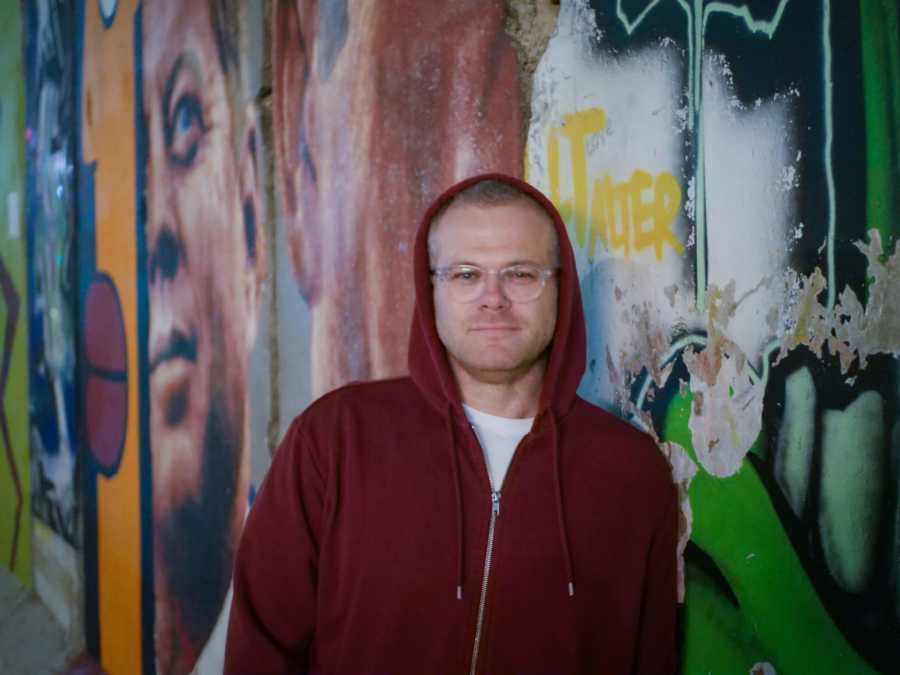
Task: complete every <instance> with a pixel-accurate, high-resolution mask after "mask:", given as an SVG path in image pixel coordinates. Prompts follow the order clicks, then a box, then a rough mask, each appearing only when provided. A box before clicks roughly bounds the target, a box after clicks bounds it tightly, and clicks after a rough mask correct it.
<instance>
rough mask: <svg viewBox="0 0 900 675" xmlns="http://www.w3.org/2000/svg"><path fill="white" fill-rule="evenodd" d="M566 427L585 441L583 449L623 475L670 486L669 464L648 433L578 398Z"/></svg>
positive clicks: (567, 419)
mask: <svg viewBox="0 0 900 675" xmlns="http://www.w3.org/2000/svg"><path fill="white" fill-rule="evenodd" d="M565 423H566V426H569V427H571V428H572V433H573V435H574V436H576V437H579V438H581V439H583V440H584V441H585V442H584V443H583V444H582V445H583V447H586V448H590V452H599V453H602V454H604V455H606V456H607V457H608V459H609V460H610V462H611V463H612V464H613V465H614V466H616V467H617V470H618V471H620V472H622V474H625V475H634V476H639V477H640V478H641V480H642V482H643V481H648V482H651V483H662V484H665V485H671V483H672V471H671V468H670V467H669V463H668V461H667V460H666V458H665V456H664V455H663V453H662V451H661V450H660V448H659V446H658V445H657V443H656V441H655V440H654V439H653V437H652V436H650V435H649V434H648V433H646V432H644V431H641V430H640V429H638V428H636V427H634V426H632V425H631V424H629V423H628V422H626V421H625V420H623V419H621V418H620V417H617V416H616V415H613V414H612V413H610V412H607V411H606V410H603V409H602V408H600V407H598V406H596V405H594V404H593V403H589V402H588V401H586V400H584V399H583V398H581V397H580V396H579V397H577V398H576V400H575V404H574V405H573V407H572V411H571V413H570V414H569V415H567V416H566V419H565Z"/></svg>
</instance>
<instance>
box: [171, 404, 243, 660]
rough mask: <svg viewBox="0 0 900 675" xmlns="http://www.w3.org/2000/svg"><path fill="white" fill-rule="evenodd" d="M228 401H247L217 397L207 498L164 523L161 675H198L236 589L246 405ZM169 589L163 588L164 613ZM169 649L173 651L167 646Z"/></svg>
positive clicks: (187, 504)
mask: <svg viewBox="0 0 900 675" xmlns="http://www.w3.org/2000/svg"><path fill="white" fill-rule="evenodd" d="M227 400H232V401H233V400H238V401H241V402H243V397H242V396H241V397H236V396H232V397H226V396H225V394H224V392H223V391H222V390H220V391H218V392H216V393H215V394H214V395H213V397H212V399H211V402H210V408H209V414H208V416H207V419H206V428H205V430H204V436H203V444H202V445H203V447H202V452H203V471H202V478H201V485H200V490H199V497H198V498H197V499H188V500H185V501H184V502H183V503H182V504H180V505H179V506H177V507H175V508H174V509H172V511H171V513H170V514H169V516H168V517H167V518H166V519H165V520H163V521H160V522H157V523H156V537H155V541H156V546H157V548H158V550H157V552H156V554H155V555H156V558H157V561H158V563H157V565H158V568H157V569H158V574H160V575H161V576H162V577H163V579H161V581H162V582H163V585H164V588H165V590H164V591H163V592H164V593H165V596H166V600H167V602H166V603H165V604H164V605H163V606H164V607H165V608H166V609H167V610H168V612H169V613H170V615H171V616H168V617H165V618H163V617H159V616H157V622H158V625H160V624H161V629H162V630H161V632H158V634H157V641H158V644H157V650H158V651H157V655H158V658H159V660H160V664H159V666H160V671H161V672H188V671H190V669H191V668H192V667H193V664H194V662H195V661H196V659H197V657H198V656H199V655H200V652H201V650H202V648H203V645H204V644H205V643H206V641H207V640H208V639H209V636H210V634H211V633H212V630H213V628H214V626H215V624H216V621H217V620H218V618H219V614H220V612H221V610H222V603H223V600H224V599H225V595H226V594H227V592H228V587H229V584H230V583H231V568H232V565H233V562H234V554H235V549H236V546H237V538H238V536H237V535H238V533H237V532H234V531H233V528H232V522H233V516H234V508H235V499H236V496H237V494H238V489H237V487H238V486H237V482H238V480H239V475H240V457H241V452H242V446H243V440H244V438H243V433H242V430H243V428H244V425H243V420H244V413H243V406H242V405H238V406H234V408H233V409H230V408H229V406H228V403H227ZM161 591H162V589H160V588H157V591H156V593H157V607H158V608H159V607H160V597H159V596H160V593H161ZM157 611H159V609H158V610H157ZM160 619H163V620H162V621H161V622H160ZM166 643H167V644H168V649H167V648H165V647H164V646H163V645H165V644H166ZM163 661H166V662H165V663H164V662H163Z"/></svg>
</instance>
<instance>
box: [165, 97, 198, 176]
mask: <svg viewBox="0 0 900 675" xmlns="http://www.w3.org/2000/svg"><path fill="white" fill-rule="evenodd" d="M205 133H206V122H205V121H204V119H203V107H202V106H201V105H200V100H199V99H198V98H197V97H196V96H194V95H193V94H184V95H182V96H181V98H179V99H178V102H177V103H176V104H175V112H174V114H173V115H172V144H171V154H172V157H173V159H175V160H176V161H177V162H178V163H179V164H190V163H191V162H192V161H193V160H194V157H195V156H196V154H197V148H198V146H199V144H200V139H201V138H202V137H203V134H205Z"/></svg>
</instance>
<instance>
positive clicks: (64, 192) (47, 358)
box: [24, 0, 79, 545]
mask: <svg viewBox="0 0 900 675" xmlns="http://www.w3.org/2000/svg"><path fill="white" fill-rule="evenodd" d="M25 6H26V14H25V17H24V18H25V21H26V24H25V31H24V37H25V50H26V51H25V60H26V64H25V76H26V102H25V118H26V119H25V123H26V131H25V139H26V155H27V161H28V165H27V198H26V221H27V224H28V227H27V239H28V251H29V256H28V298H29V302H28V339H29V381H30V387H29V416H30V433H29V441H30V443H31V450H32V462H31V464H32V466H31V484H32V489H31V498H32V509H33V511H34V514H35V515H36V516H37V517H38V518H39V519H41V520H42V521H43V522H45V523H46V524H48V525H49V526H50V527H51V528H52V529H53V530H54V531H55V532H57V533H58V534H59V535H60V536H61V537H63V538H64V539H65V540H66V541H67V542H68V543H70V544H72V545H77V543H78V540H79V532H78V526H79V514H78V499H77V495H78V485H77V480H76V475H77V473H76V464H77V457H78V452H77V451H78V443H77V437H76V429H77V420H76V392H75V368H76V352H75V350H76V345H75V298H76V290H77V289H76V283H77V282H76V263H75V236H76V231H75V197H74V189H75V187H74V185H75V183H74V170H73V165H72V162H73V152H74V147H75V139H76V126H75V122H74V120H75V98H74V92H73V85H74V76H75V70H74V66H75V63H74V30H73V27H74V23H73V19H74V17H73V12H72V5H71V3H66V2H60V1H58V0H38V1H36V2H32V3H28V4H27V5H25Z"/></svg>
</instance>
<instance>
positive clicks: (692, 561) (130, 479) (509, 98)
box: [0, 0, 900, 674]
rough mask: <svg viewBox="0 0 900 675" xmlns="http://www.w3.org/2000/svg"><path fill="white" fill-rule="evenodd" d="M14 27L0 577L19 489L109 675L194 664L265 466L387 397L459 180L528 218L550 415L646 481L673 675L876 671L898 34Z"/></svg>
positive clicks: (770, 14)
mask: <svg viewBox="0 0 900 675" xmlns="http://www.w3.org/2000/svg"><path fill="white" fill-rule="evenodd" d="M508 4H509V7H508V6H507V5H508ZM526 5H528V6H529V7H532V9H534V7H538V6H539V13H540V16H542V17H544V18H543V20H544V21H548V20H549V21H551V24H552V23H555V24H556V27H555V31H554V32H553V35H552V37H551V38H550V40H549V44H548V45H547V48H546V51H545V52H543V56H540V55H541V49H540V48H537V47H535V44H536V43H540V42H541V40H540V39H539V38H537V37H536V35H533V34H529V31H530V30H533V31H534V32H535V33H537V32H542V31H543V28H542V29H541V31H537V29H535V28H534V25H531V28H529V24H528V22H527V21H525V18H527V16H530V15H529V14H528V11H531V10H528V7H526ZM532 5H533V6H532ZM22 6H23V12H22V16H21V26H22V30H21V34H20V35H19V37H20V38H21V40H22V44H23V45H24V67H23V66H22V65H21V64H20V65H17V61H16V57H15V55H16V54H21V53H22V51H21V49H20V47H17V46H16V45H15V42H14V39H13V38H12V37H11V38H10V39H9V40H8V41H4V42H3V45H4V46H3V47H2V48H0V64H2V65H3V67H4V68H7V69H11V70H12V73H13V74H12V75H9V76H8V77H7V78H5V79H4V80H3V81H4V82H5V83H6V84H4V85H3V86H4V87H6V88H7V89H8V90H9V92H10V93H9V94H4V96H2V97H0V99H2V100H0V133H2V134H3V138H4V142H3V146H2V147H3V148H4V152H3V154H2V157H0V160H2V162H0V198H2V199H5V200H6V202H5V205H6V208H5V209H2V210H0V212H2V213H3V214H4V217H5V218H6V220H2V219H0V242H2V249H0V290H3V293H2V297H3V301H2V303H0V320H2V321H3V322H4V323H3V326H4V328H3V330H2V331H0V336H2V337H0V339H2V340H3V345H4V351H3V352H2V354H4V355H5V356H4V358H3V361H2V362H0V365H2V370H0V391H4V392H5V394H4V398H2V399H0V400H2V402H3V406H2V407H0V431H2V432H3V433H2V443H3V447H2V450H0V521H2V522H0V555H2V556H4V558H3V560H4V564H5V565H9V566H11V567H13V568H14V569H18V570H22V569H26V570H27V568H28V567H29V562H28V559H29V551H28V545H27V542H28V536H29V535H28V534H27V532H28V529H27V528H28V524H27V518H26V519H25V520H24V521H19V520H17V518H18V516H16V509H17V505H21V504H27V503H28V499H29V497H28V493H29V473H30V486H31V505H32V509H31V510H32V511H33V513H34V514H35V516H36V517H37V518H39V519H40V520H41V521H43V522H45V523H46V524H47V525H49V527H51V528H52V529H53V531H54V532H56V533H57V534H58V535H59V536H60V537H61V538H62V539H64V540H66V541H68V542H69V544H71V545H73V546H75V547H78V548H79V550H80V552H81V554H82V555H83V561H84V569H83V579H84V597H85V605H86V606H85V612H84V622H85V632H86V638H87V646H88V649H89V651H90V652H91V653H92V654H94V655H95V656H96V657H98V659H99V661H100V662H101V664H102V665H103V667H104V669H105V670H106V671H107V672H109V673H112V674H116V673H138V672H143V673H154V672H159V673H189V672H192V671H194V672H199V673H213V672H220V671H221V660H222V655H223V648H224V632H225V627H226V623H227V616H228V607H229V603H230V583H231V566H232V563H233V556H234V550H235V546H236V542H237V539H238V537H239V534H240V531H241V527H242V524H243V520H244V517H245V515H246V513H247V511H248V510H249V509H250V508H251V504H252V500H253V495H254V492H255V488H256V487H257V486H258V485H259V481H260V480H261V479H262V477H263V475H264V474H265V470H266V468H267V466H268V463H269V457H270V452H271V451H272V450H273V449H274V447H275V444H276V443H277V441H278V440H279V438H280V435H281V433H282V432H283V430H284V429H285V428H286V427H287V425H288V424H289V423H290V421H291V420H292V419H293V417H294V416H295V415H296V414H297V413H299V412H300V411H301V410H302V409H303V408H304V407H305V406H306V405H308V404H309V403H310V402H311V401H312V400H313V398H315V397H317V396H318V395H320V394H322V393H324V392H326V391H328V390H329V389H331V388H333V387H335V386H338V385H341V384H343V383H345V382H348V381H350V380H358V379H370V378H376V377H386V376H392V375H396V374H400V373H403V372H404V370H405V367H406V345H407V331H408V329H409V316H410V314H411V308H412V283H411V265H410V264H409V262H410V254H409V251H410V244H411V238H412V234H413V232H414V231H415V229H416V227H417V224H418V220H419V218H420V216H421V212H422V211H423V210H424V208H425V206H426V205H427V204H428V203H429V202H430V201H431V199H432V198H433V197H434V196H435V195H436V194H437V193H439V192H440V191H442V190H443V189H444V188H445V187H446V186H448V185H450V184H451V183H453V182H455V181H456V180H457V179H459V178H462V177H464V176H466V175H470V174H473V173H476V172H480V171H485V170H499V171H505V172H508V173H512V174H522V173H523V172H524V173H525V174H526V175H527V177H528V178H529V179H530V180H531V181H532V182H534V183H535V184H536V185H538V186H539V187H540V188H542V189H543V190H544V191H545V192H546V193H547V194H548V195H549V196H550V197H551V198H552V199H553V201H554V202H555V203H556V204H557V205H558V206H559V208H560V210H561V212H562V213H563V215H564V217H565V219H566V222H567V225H568V227H569V231H570V234H571V237H572V240H573V242H574V243H575V247H576V253H577V257H578V264H579V274H580V278H581V285H582V293H583V297H584V301H585V305H586V315H587V319H588V337H589V354H588V357H589V370H588V372H587V374H586V376H585V378H584V381H583V382H582V386H581V394H582V395H583V396H585V397H586V398H588V399H589V400H591V401H594V402H596V403H598V404H599V405H601V406H603V407H606V408H608V409H610V410H613V411H615V412H616V413H617V414H620V415H622V416H623V417H625V418H627V419H629V420H630V421H632V423H634V424H636V425H639V426H641V427H643V428H644V429H646V430H647V431H649V432H651V433H653V434H655V435H656V437H657V438H658V439H659V441H660V445H661V447H662V449H663V451H664V452H665V453H666V454H667V455H668V457H669V459H670V461H671V463H672V465H673V469H674V471H675V475H676V479H677V480H678V482H679V483H680V485H681V487H682V490H683V499H682V506H683V513H684V519H683V520H684V522H685V524H686V525H687V527H686V531H685V533H684V538H683V541H682V544H683V546H684V558H685V562H684V569H683V572H684V589H683V590H684V592H685V593H684V597H685V611H684V619H685V649H684V670H685V672H689V673H693V672H710V671H711V672H729V673H731V672H749V671H751V669H753V668H754V667H757V668H758V669H759V671H760V672H771V669H774V670H775V671H777V672H780V673H781V672H783V673H806V672H840V673H849V672H853V673H862V672H893V671H896V670H898V669H900V651H898V647H897V645H900V639H898V638H900V566H898V559H900V505H898V496H897V495H898V491H900V490H898V483H900V418H898V412H900V409H898V401H900V367H898V361H897V358H898V354H900V323H898V319H897V313H896V311H893V307H892V303H891V300H892V299H893V298H894V297H896V296H897V294H898V293H900V252H898V249H897V248H896V242H897V240H898V237H897V235H898V230H900V188H898V186H900V141H898V139H900V109H898V107H897V106H898V104H897V101H898V100H900V95H898V92H900V79H898V78H900V76H898V73H900V63H898V61H900V48H898V46H900V45H898V40H900V38H898V35H900V31H898V27H897V19H898V16H897V15H898V11H897V8H896V3H894V2H892V1H891V0H859V2H857V3H853V2H849V3H840V4H839V5H838V3H832V2H830V0H816V1H815V2H806V3H800V2H798V1H797V0H759V1H754V2H743V3H733V4H732V3H727V2H718V1H717V2H705V1H704V0H693V1H691V2H688V1H687V0H653V1H649V2H632V1H626V0H617V1H615V2H599V1H597V2H587V0H563V2H562V3H561V6H560V7H559V9H558V18H556V17H555V16H554V15H555V12H556V11H557V10H556V9H554V8H553V6H552V5H551V3H549V2H537V3H524V2H513V3H506V2H503V1H501V0H496V1H494V0H492V1H491V2H487V3H485V2H474V1H473V2H469V1H465V2H456V3H453V4H452V7H451V6H449V5H448V7H447V8H444V9H440V10H438V9H435V8H434V7H428V8H423V7H420V6H419V5H416V4H415V3H409V2H405V1H403V0H386V1H382V0H379V1H378V2H375V1H374V0H366V1H362V2H354V3H350V2H345V1H343V0H336V1H334V2H329V3H314V2H307V1H306V0H294V1H289V0H272V2H271V3H270V6H268V8H266V6H265V5H264V4H260V3H247V2H241V1H240V0H191V1H190V2H182V3H174V2H159V1H157V2H142V1H141V0H78V1H77V2H63V1H62V0H29V2H26V3H23V5H22ZM269 10H271V11H269ZM526 10H528V11H526ZM510 12H512V14H510ZM533 13H534V12H532V14H533ZM511 16H513V18H514V19H515V20H514V21H512V23H510V21H511V19H510V17H511ZM523 17H525V18H523ZM548 17H550V19H548ZM13 23H14V22H11V23H10V25H12V24H13ZM551 29H552V25H551ZM508 31H509V32H508ZM13 32H14V31H13ZM549 32H550V31H549V30H548V31H547V33H548V34H549ZM523 55H524V56H523ZM538 59H539V62H538ZM533 65H536V66H537V70H536V72H534V73H533V77H532V66H533ZM16 68H23V69H24V79H25V82H24V88H23V89H21V88H20V90H19V94H18V96H19V99H20V100H22V101H23V104H20V105H19V107H18V108H16V104H15V101H16V100H17V99H16V91H17V90H16V89H15V88H14V87H15V82H16V76H15V74H14V73H15V69H16ZM19 81H21V76H20V78H19ZM520 87H521V88H520ZM7 89H4V91H7ZM22 91H24V94H23V93H22ZM522 91H530V92H531V94H530V97H531V98H530V101H527V100H525V99H523V97H522V96H521V95H520V92H522ZM523 103H524V105H523ZM17 120H18V122H17ZM23 120H24V121H23ZM16 124H18V125H19V126H18V127H17V126H16ZM23 124H24V133H23V132H22V125H23ZM17 129H18V131H17ZM6 139H9V140H8V141H7V140H6ZM17 139H18V140H17ZM16 143H19V144H20V147H22V148H23V152H24V157H25V160H26V168H25V169H24V176H25V183H24V184H22V183H21V181H22V178H21V176H22V175H23V173H22V172H23V169H22V164H21V160H20V159H17V158H18V157H19V155H16V154H15V153H10V152H7V151H6V150H5V149H6V148H7V147H14V146H15V145H16ZM17 162H18V163H17ZM17 177H18V178H17ZM17 180H18V181H19V183H16V181H17ZM17 185H19V187H16V186H17ZM20 193H21V194H22V196H21V197H15V196H10V195H13V194H20ZM2 206H3V204H2V203H0V207H2ZM17 209H18V211H17ZM14 213H19V214H20V215H19V216H18V218H19V219H18V220H17V217H16V216H14V215H13V214H14ZM20 222H21V223H22V226H21V227H20V226H18V223H20ZM26 224H27V226H26ZM26 239H27V245H28V248H27V275H26V268H25V266H24V263H23V260H22V255H23V254H22V253H19V254H18V255H17V254H16V250H17V248H16V247H17V246H18V247H19V250H23V249H22V247H23V246H24V244H25V240H26ZM26 296H27V302H26ZM17 314H18V316H19V317H21V320H19V321H18V322H17V321H16V315H17ZM26 317H27V323H26ZM26 328H27V332H26ZM26 335H27V344H26ZM26 359H27V361H26ZM26 363H27V382H25V381H24V380H25V379H26V373H25V370H24V368H25V366H24V364H26ZM7 364H9V365H7ZM17 368H18V370H17ZM26 385H27V386H28V387H29V389H28V395H27V397H26V395H25V393H24V392H25V386H26ZM16 388H17V389H16ZM14 390H15V391H17V392H20V393H17V394H15V395H11V392H12V391H14ZM26 400H27V401H28V419H29V420H30V421H29V423H28V427H27V432H26V429H25V426H24V420H25V419H26V417H25V415H24V414H23V413H22V412H21V411H18V410H17V409H15V405H17V404H18V405H21V402H22V401H26ZM17 424H18V425H20V427H21V428H20V429H18V430H17V426H16V425H17ZM26 433H27V437H26V436H25V434H26ZM29 445H30V447H31V452H32V461H31V466H30V472H29V467H28V466H27V464H26V465H23V463H24V462H26V461H27V460H26V458H27V456H28V454H27V453H28V449H27V448H28V446H29ZM7 486H9V489H7ZM17 486H18V487H17ZM23 509H24V510H25V511H27V508H25V507H23ZM17 523H19V524H18V525H17ZM17 527H18V530H17V529H16V528H17ZM17 532H18V534H16V533H17ZM23 533H24V534H23ZM16 541H18V544H16V543H15V542H16ZM23 541H24V542H25V543H23ZM13 558H15V561H14V562H13V561H12V559H13ZM19 573H20V574H27V572H21V571H20V572H19ZM766 669H770V670H766Z"/></svg>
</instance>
